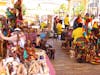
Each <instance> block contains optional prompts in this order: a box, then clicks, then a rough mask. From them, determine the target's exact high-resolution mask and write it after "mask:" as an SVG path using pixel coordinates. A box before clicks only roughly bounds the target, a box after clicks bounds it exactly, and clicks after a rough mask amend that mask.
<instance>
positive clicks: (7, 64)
mask: <svg viewBox="0 0 100 75" xmlns="http://www.w3.org/2000/svg"><path fill="white" fill-rule="evenodd" d="M35 50H36V54H37V55H38V59H37V60H32V61H29V62H24V63H21V62H20V60H19V59H18V58H17V57H16V58H14V57H7V58H5V59H3V60H2V61H1V62H2V63H3V64H0V65H1V66H0V67H3V70H2V69H1V70H0V75H1V74H2V71H4V75H15V74H16V75H27V74H29V75H56V73H55V69H54V67H53V65H52V63H51V62H50V60H49V58H48V56H47V55H46V54H45V51H44V50H39V49H35ZM22 69H23V71H21V70H22ZM20 72H21V73H20Z"/></svg>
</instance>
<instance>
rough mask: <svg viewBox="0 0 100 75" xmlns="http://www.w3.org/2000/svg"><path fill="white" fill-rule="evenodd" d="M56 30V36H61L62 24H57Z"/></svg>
mask: <svg viewBox="0 0 100 75" xmlns="http://www.w3.org/2000/svg"><path fill="white" fill-rule="evenodd" d="M56 28H57V34H58V35H61V33H62V24H60V23H58V24H57V27H56Z"/></svg>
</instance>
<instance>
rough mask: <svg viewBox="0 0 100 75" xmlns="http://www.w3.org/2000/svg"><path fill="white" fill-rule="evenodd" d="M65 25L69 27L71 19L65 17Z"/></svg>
mask: <svg viewBox="0 0 100 75" xmlns="http://www.w3.org/2000/svg"><path fill="white" fill-rule="evenodd" d="M64 24H65V25H69V17H65V19H64Z"/></svg>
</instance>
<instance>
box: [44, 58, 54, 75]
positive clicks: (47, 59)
mask: <svg viewBox="0 0 100 75" xmlns="http://www.w3.org/2000/svg"><path fill="white" fill-rule="evenodd" d="M46 62H47V65H48V67H49V71H50V75H56V72H55V69H54V67H53V65H52V63H51V62H50V60H49V58H48V56H46Z"/></svg>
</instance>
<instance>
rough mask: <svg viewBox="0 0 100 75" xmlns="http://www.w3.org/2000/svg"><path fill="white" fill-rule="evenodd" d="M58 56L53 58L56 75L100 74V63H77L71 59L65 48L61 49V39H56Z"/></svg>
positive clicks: (55, 45) (55, 44)
mask: <svg viewBox="0 0 100 75" xmlns="http://www.w3.org/2000/svg"><path fill="white" fill-rule="evenodd" d="M54 47H55V49H56V56H55V59H54V60H51V62H52V64H53V65H54V68H55V70H56V75H100V65H92V64H88V63H77V62H76V61H75V60H74V59H71V58H70V57H69V56H68V55H67V52H66V51H65V50H62V49H61V41H56V40H54Z"/></svg>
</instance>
